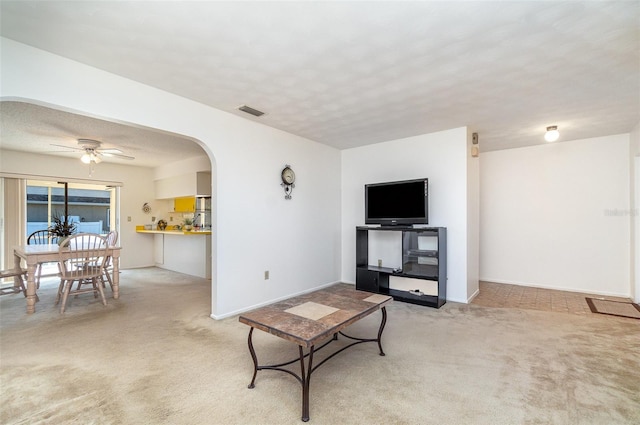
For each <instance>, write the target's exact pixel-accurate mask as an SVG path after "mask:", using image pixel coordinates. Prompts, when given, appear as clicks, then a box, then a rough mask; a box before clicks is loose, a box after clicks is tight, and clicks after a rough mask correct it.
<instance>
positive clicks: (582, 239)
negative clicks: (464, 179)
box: [480, 135, 630, 296]
mask: <svg viewBox="0 0 640 425" xmlns="http://www.w3.org/2000/svg"><path fill="white" fill-rule="evenodd" d="M480 159H481V171H480V179H481V182H482V183H481V192H480V193H481V201H480V233H481V235H482V238H481V246H480V248H481V249H480V252H481V256H480V277H481V280H487V281H492V282H500V283H511V284H519V285H528V286H536V287H544V288H553V289H562V290H570V291H581V292H589V293H596V294H605V295H616V296H629V295H630V283H629V282H630V225H629V216H628V211H629V208H630V207H629V205H630V203H629V198H630V196H629V193H630V189H629V179H630V170H629V168H630V167H629V135H616V136H608V137H600V138H594V139H586V140H576V141H571V142H561V143H553V144H545V145H539V146H532V147H526V148H520V149H510V150H502V151H494V152H486V153H483V154H482V155H481V157H480Z"/></svg>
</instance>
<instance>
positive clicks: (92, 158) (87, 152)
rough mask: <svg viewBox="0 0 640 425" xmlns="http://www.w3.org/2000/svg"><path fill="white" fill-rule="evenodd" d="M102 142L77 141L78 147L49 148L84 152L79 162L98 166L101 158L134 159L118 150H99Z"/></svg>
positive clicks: (61, 146) (91, 140)
mask: <svg viewBox="0 0 640 425" xmlns="http://www.w3.org/2000/svg"><path fill="white" fill-rule="evenodd" d="M101 145H102V142H99V141H98V140H93V139H78V147H73V146H65V145H56V144H53V143H52V144H51V146H57V147H60V148H65V149H73V150H77V151H81V152H84V153H83V154H82V156H81V157H80V160H81V161H82V162H84V163H85V164H92V163H93V164H98V163H100V162H101V161H102V157H103V156H111V157H114V158H120V159H128V160H132V159H135V158H134V157H133V156H129V155H124V154H123V153H122V151H121V150H120V149H116V148H109V149H101V148H100V146H101Z"/></svg>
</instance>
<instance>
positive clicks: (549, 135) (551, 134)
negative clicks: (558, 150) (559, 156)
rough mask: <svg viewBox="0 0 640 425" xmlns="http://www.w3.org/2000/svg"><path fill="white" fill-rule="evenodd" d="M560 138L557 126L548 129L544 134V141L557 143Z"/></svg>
mask: <svg viewBox="0 0 640 425" xmlns="http://www.w3.org/2000/svg"><path fill="white" fill-rule="evenodd" d="M559 137H560V132H559V131H558V126H557V125H552V126H549V127H547V132H546V133H544V140H546V141H547V142H555V141H556V140H558V138H559Z"/></svg>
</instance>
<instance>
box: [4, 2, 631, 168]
mask: <svg viewBox="0 0 640 425" xmlns="http://www.w3.org/2000/svg"><path fill="white" fill-rule="evenodd" d="M0 7H1V9H0V11H1V12H2V18H1V21H0V24H1V34H2V36H4V37H7V38H11V39H13V40H16V41H19V42H22V43H25V44H29V45H32V46H35V47H38V48H40V49H43V50H47V51H50V52H52V53H55V54H58V55H61V56H65V57H68V58H71V59H74V60H76V61H79V62H82V63H86V64H89V65H92V66H94V67H97V68H100V69H103V70H106V71H109V72H112V73H115V74H118V75H122V76H124V77H127V78H130V79H133V80H136V81H139V82H142V83H145V84H148V85H151V86H155V87H158V88H160V89H163V90H166V91H168V92H172V93H175V94H178V95H181V96H184V97H187V98H190V99H193V100H195V101H198V102H201V103H204V104H208V105H211V106H213V107H215V108H218V109H221V110H224V111H229V112H232V113H235V114H237V115H240V116H243V117H245V118H247V119H250V120H254V121H258V122H262V123H264V124H266V125H269V126H272V127H276V128H279V129H282V130H285V131H288V132H291V133H294V134H297V135H300V136H304V137H307V138H309V139H312V140H315V141H318V142H321V143H325V144H328V145H331V146H335V147H337V148H341V149H344V148H350V147H355V146H361V145H366V144H371V143H377V142H381V141H386V140H393V139H398V138H402V137H408V136H413V135H418V134H424V133H430V132H435V131H440V130H446V129H450V128H455V127H460V126H469V127H470V128H471V129H472V130H473V131H476V132H478V133H479V136H480V146H481V151H489V150H496V149H505V148H512V147H520V146H530V145H535V144H541V143H544V141H543V138H542V136H543V132H544V129H545V127H546V126H549V125H558V126H559V129H560V132H561V140H575V139H582V138H589V137H597V136H604V135H611V134H620V133H628V132H630V131H631V129H632V128H633V127H634V126H635V125H636V124H637V123H638V122H639V121H640V2H638V1H615V2H608V1H598V2H593V1H566V2H565V1H562V2H560V1H556V2H554V1H545V2H540V1H531V2H528V1H511V2H510V1H496V2H485V1H472V2H459V1H455V2H431V1H430V2H426V1H425V2H392V1H390V2H309V1H301V2H213V1H199V2H188V3H185V2H146V1H142V2H126V1H124V2H113V1H108V2H102V1H95V2H94V1H83V2H76V1H66V2H63V1H47V2H31V1H19V2H11V1H2V3H1V5H0ZM242 104H247V105H249V106H251V107H253V108H256V109H259V110H262V111H264V112H266V115H264V116H262V117H260V118H254V117H252V116H250V115H247V114H245V113H243V112H239V111H237V110H236V108H237V107H238V106H240V105H242ZM63 123H64V124H68V123H67V122H66V121H64V122H63ZM58 124H62V122H58ZM3 125H4V122H3ZM121 130H123V129H121ZM31 131H33V129H32V130H31ZM123 131H124V130H123ZM43 132H46V131H43ZM78 136H79V137H80V135H78ZM89 136H90V135H89V134H83V135H82V137H89ZM94 138H95V137H94ZM123 138H124V139H127V140H130V141H133V140H136V137H135V136H134V137H129V136H123ZM6 143H12V141H11V140H8V139H6V137H5V134H4V132H3V135H2V144H3V145H5V144H6ZM122 143H123V144H125V145H126V149H125V151H128V153H130V154H133V155H134V156H135V152H134V150H135V146H134V143H132V144H126V143H125V142H122ZM127 143H128V142H127ZM117 144H118V145H122V144H121V143H120V141H118V143H117ZM125 153H127V152H125Z"/></svg>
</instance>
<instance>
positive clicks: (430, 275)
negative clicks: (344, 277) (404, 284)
mask: <svg viewBox="0 0 640 425" xmlns="http://www.w3.org/2000/svg"><path fill="white" fill-rule="evenodd" d="M358 268H359V269H367V270H369V271H372V272H378V273H385V274H388V275H389V276H398V277H409V278H413V279H424V280H438V266H435V265H433V266H432V265H420V268H421V269H423V273H404V272H401V271H400V272H397V271H395V269H392V268H390V267H378V266H366V267H358ZM427 269H429V272H426V270H427Z"/></svg>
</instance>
